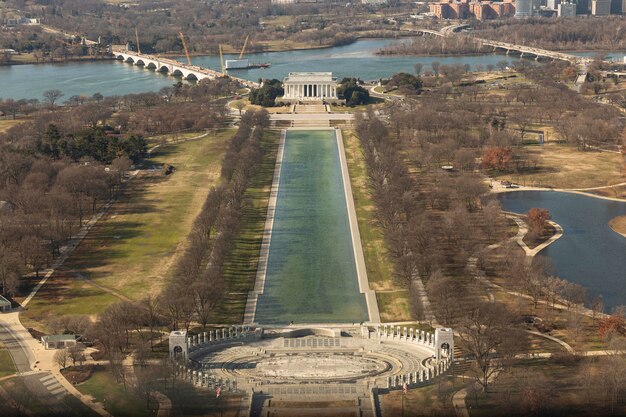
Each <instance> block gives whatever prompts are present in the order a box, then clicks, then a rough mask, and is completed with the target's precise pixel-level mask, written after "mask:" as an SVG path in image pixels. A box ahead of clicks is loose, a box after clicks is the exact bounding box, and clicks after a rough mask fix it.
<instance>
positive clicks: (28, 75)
mask: <svg viewBox="0 0 626 417" xmlns="http://www.w3.org/2000/svg"><path fill="white" fill-rule="evenodd" d="M398 42H407V39H395V40H394V39H364V40H359V41H357V42H355V43H352V44H350V45H345V46H337V47H333V48H323V49H309V50H302V51H287V52H266V53H258V54H249V55H246V57H247V58H248V59H249V60H250V62H255V63H265V62H269V63H271V64H272V65H271V67H269V68H266V69H250V70H238V71H232V75H234V76H238V77H241V78H245V79H248V80H251V81H257V80H258V79H259V78H278V79H282V78H284V77H285V76H287V74H288V73H289V72H294V71H331V72H333V73H334V75H335V76H337V77H338V78H340V79H341V78H343V77H359V78H361V79H363V80H376V79H379V78H384V77H389V76H391V75H393V74H395V73H397V72H402V71H404V72H411V73H412V72H413V65H414V64H416V63H421V64H422V65H423V66H424V70H428V69H430V68H431V67H430V65H431V63H432V62H435V61H437V62H439V63H440V64H441V65H451V64H462V65H465V64H468V65H470V67H471V69H472V70H475V69H476V67H477V66H479V65H480V66H482V67H483V68H486V67H487V65H490V64H491V65H496V64H497V63H498V62H500V61H503V60H504V61H507V62H515V61H518V60H519V59H520V58H518V57H514V56H505V55H496V54H483V55H471V56H455V57H433V56H380V55H376V54H375V53H376V51H377V50H379V49H381V48H383V47H384V46H386V45H390V44H395V43H398ZM228 58H236V57H235V56H233V55H227V56H225V59H228ZM180 59H181V60H184V58H180ZM193 63H194V64H198V65H202V66H208V67H210V68H213V69H218V68H219V58H218V57H208V56H202V57H194V58H193ZM174 82H175V78H173V77H170V76H166V75H163V74H159V73H157V72H155V71H152V70H147V69H143V68H142V67H137V66H134V65H130V64H125V63H122V62H116V61H97V62H70V63H66V64H41V65H15V66H0V98H4V99H6V98H15V99H20V98H37V99H41V98H42V94H43V92H44V91H46V90H49V89H52V88H56V89H59V90H61V91H62V92H63V93H64V94H65V96H64V99H67V98H69V97H71V96H73V95H86V96H90V95H92V94H94V93H96V92H99V93H101V94H104V95H105V96H106V95H122V94H128V93H140V92H146V91H158V90H160V89H161V88H162V87H168V86H171V85H172V84H173V83H174Z"/></svg>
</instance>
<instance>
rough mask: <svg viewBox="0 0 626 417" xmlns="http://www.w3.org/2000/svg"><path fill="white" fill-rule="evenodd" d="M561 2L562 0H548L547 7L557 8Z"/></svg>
mask: <svg viewBox="0 0 626 417" xmlns="http://www.w3.org/2000/svg"><path fill="white" fill-rule="evenodd" d="M559 4H561V0H547V1H546V7H548V9H551V10H556V9H557V7H558V6H559Z"/></svg>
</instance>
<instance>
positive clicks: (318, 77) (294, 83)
mask: <svg viewBox="0 0 626 417" xmlns="http://www.w3.org/2000/svg"><path fill="white" fill-rule="evenodd" d="M283 88H284V89H285V95H284V96H283V97H278V98H277V99H276V101H283V102H298V101H327V102H337V101H342V100H340V99H339V98H338V97H337V79H336V78H334V77H333V73H332V72H290V73H289V75H288V76H287V78H285V79H284V80H283Z"/></svg>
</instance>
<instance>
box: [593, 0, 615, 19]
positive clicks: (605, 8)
mask: <svg viewBox="0 0 626 417" xmlns="http://www.w3.org/2000/svg"><path fill="white" fill-rule="evenodd" d="M591 14H592V15H594V16H608V15H610V14H611V0H592V2H591Z"/></svg>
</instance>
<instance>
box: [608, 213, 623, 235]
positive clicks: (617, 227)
mask: <svg viewBox="0 0 626 417" xmlns="http://www.w3.org/2000/svg"><path fill="white" fill-rule="evenodd" d="M609 226H610V227H611V229H613V231H614V232H615V233H618V234H620V235H622V236H624V237H626V216H617V217H615V218H613V219H612V220H611V221H610V222H609Z"/></svg>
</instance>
